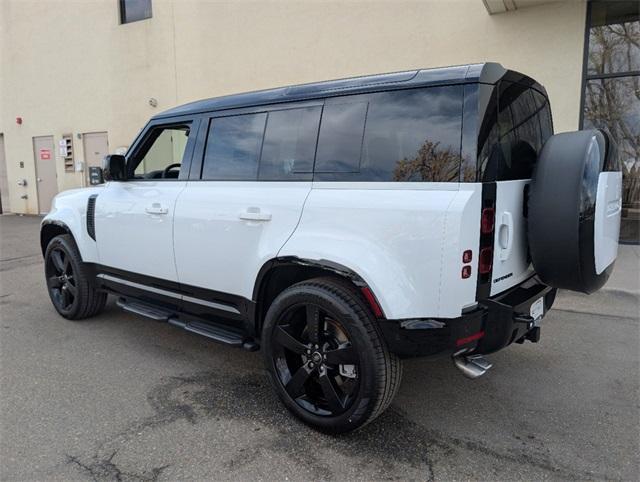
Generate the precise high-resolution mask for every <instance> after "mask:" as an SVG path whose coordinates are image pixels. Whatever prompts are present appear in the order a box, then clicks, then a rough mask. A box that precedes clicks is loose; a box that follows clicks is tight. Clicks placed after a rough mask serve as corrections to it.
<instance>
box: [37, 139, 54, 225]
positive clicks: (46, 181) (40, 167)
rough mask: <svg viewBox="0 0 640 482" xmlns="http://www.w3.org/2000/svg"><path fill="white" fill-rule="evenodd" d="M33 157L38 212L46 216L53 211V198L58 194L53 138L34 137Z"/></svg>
mask: <svg viewBox="0 0 640 482" xmlns="http://www.w3.org/2000/svg"><path fill="white" fill-rule="evenodd" d="M33 156H34V158H35V165H36V189H37V191H38V212H39V213H40V214H46V213H48V212H49V210H50V209H51V201H52V199H53V197H54V196H55V195H56V194H58V180H57V175H56V151H55V149H54V145H53V136H39V137H34V138H33Z"/></svg>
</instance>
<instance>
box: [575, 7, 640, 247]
mask: <svg viewBox="0 0 640 482" xmlns="http://www.w3.org/2000/svg"><path fill="white" fill-rule="evenodd" d="M587 22H588V24H587V28H588V35H587V42H588V43H587V46H586V48H587V58H586V66H585V78H584V86H583V88H584V97H583V109H582V127H583V128H591V127H598V128H603V129H605V130H607V131H608V132H609V133H610V134H611V135H612V136H613V138H614V139H615V141H616V143H617V146H618V157H619V159H620V163H621V164H622V170H623V195H622V198H623V200H622V225H621V228H620V241H621V242H627V243H640V2H636V1H631V2H629V1H615V2H613V1H591V2H589V5H588V12H587Z"/></svg>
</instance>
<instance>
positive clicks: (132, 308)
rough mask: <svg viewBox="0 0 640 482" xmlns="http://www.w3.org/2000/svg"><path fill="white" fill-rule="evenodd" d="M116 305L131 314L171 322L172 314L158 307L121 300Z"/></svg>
mask: <svg viewBox="0 0 640 482" xmlns="http://www.w3.org/2000/svg"><path fill="white" fill-rule="evenodd" d="M116 304H117V305H118V306H119V307H120V308H122V309H123V310H125V311H128V312H129V313H135V314H136V315H142V316H146V317H147V318H151V319H152V320H156V321H169V317H170V316H171V315H172V313H171V312H169V311H166V310H163V309H162V308H158V307H156V306H151V305H147V304H145V303H140V302H138V301H126V300H123V299H119V300H118V301H117V302H116Z"/></svg>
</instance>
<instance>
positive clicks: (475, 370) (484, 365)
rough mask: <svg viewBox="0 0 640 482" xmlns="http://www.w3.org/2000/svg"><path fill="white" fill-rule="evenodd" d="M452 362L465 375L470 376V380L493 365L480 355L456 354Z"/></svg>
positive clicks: (482, 373) (479, 375)
mask: <svg viewBox="0 0 640 482" xmlns="http://www.w3.org/2000/svg"><path fill="white" fill-rule="evenodd" d="M453 363H454V364H455V365H456V368H458V370H460V371H461V372H462V374H463V375H464V376H465V377H467V378H471V379H472V380H473V379H476V378H478V377H481V376H482V375H484V374H485V373H487V372H488V371H489V369H490V368H491V367H492V366H493V365H492V364H491V363H489V361H488V360H487V359H486V358H485V357H484V356H482V355H470V356H464V355H457V356H454V357H453Z"/></svg>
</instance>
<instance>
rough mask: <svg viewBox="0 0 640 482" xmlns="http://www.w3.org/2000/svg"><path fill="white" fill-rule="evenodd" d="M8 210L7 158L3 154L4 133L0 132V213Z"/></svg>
mask: <svg viewBox="0 0 640 482" xmlns="http://www.w3.org/2000/svg"><path fill="white" fill-rule="evenodd" d="M8 212H9V183H8V182H7V160H6V158H5V155H4V134H0V214H3V213H8Z"/></svg>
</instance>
